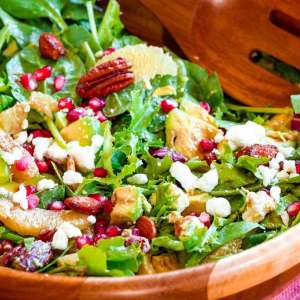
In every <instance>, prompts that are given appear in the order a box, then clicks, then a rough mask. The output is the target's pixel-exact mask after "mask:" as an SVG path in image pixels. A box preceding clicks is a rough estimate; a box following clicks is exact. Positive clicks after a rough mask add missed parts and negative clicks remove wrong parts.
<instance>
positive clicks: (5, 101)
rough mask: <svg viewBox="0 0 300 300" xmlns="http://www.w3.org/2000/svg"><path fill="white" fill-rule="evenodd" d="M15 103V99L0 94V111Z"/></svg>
mask: <svg viewBox="0 0 300 300" xmlns="http://www.w3.org/2000/svg"><path fill="white" fill-rule="evenodd" d="M15 103H16V101H15V99H14V98H13V97H11V96H8V95H0V112H1V111H3V110H5V109H7V108H9V107H11V106H13V105H14V104H15Z"/></svg>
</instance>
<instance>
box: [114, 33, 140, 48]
mask: <svg viewBox="0 0 300 300" xmlns="http://www.w3.org/2000/svg"><path fill="white" fill-rule="evenodd" d="M142 43H144V41H142V40H141V39H139V38H138V37H136V36H134V35H122V36H120V37H119V38H115V39H114V40H113V43H112V47H113V48H117V49H119V48H123V47H125V46H129V45H137V44H142Z"/></svg>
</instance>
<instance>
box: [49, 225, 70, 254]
mask: <svg viewBox="0 0 300 300" xmlns="http://www.w3.org/2000/svg"><path fill="white" fill-rule="evenodd" d="M51 246H52V248H54V249H57V250H65V249H67V247H68V237H67V235H66V233H65V232H64V230H62V229H60V228H59V229H58V230H57V231H56V232H55V233H54V235H53V239H52V243H51Z"/></svg>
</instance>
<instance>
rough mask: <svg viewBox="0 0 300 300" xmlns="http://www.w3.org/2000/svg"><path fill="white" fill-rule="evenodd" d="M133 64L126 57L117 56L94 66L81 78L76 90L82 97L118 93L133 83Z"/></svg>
mask: <svg viewBox="0 0 300 300" xmlns="http://www.w3.org/2000/svg"><path fill="white" fill-rule="evenodd" d="M130 68H131V64H130V63H129V62H127V61H126V60H125V59H124V58H117V59H114V60H111V61H108V62H105V63H103V64H101V65H98V66H96V67H94V68H92V69H91V70H90V71H89V72H88V73H87V74H86V75H84V76H83V77H81V78H80V80H79V82H78V84H77V86H76V91H77V94H78V95H79V96H80V97H82V98H88V99H90V98H93V97H105V96H107V95H109V94H112V93H116V92H119V91H121V90H122V89H124V88H126V87H127V86H128V85H130V84H131V83H133V81H134V75H133V73H132V72H131V71H130Z"/></svg>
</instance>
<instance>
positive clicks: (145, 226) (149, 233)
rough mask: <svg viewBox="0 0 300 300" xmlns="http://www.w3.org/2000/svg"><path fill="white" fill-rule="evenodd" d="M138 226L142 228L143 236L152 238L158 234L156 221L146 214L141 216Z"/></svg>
mask: <svg viewBox="0 0 300 300" xmlns="http://www.w3.org/2000/svg"><path fill="white" fill-rule="evenodd" d="M136 226H137V228H138V229H139V230H140V234H141V236H143V237H145V238H147V239H149V240H152V239H153V238H154V237H155V236H156V226H155V223H154V222H153V221H152V220H151V219H150V218H148V217H146V216H141V217H140V218H139V219H138V220H137V222H136Z"/></svg>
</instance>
